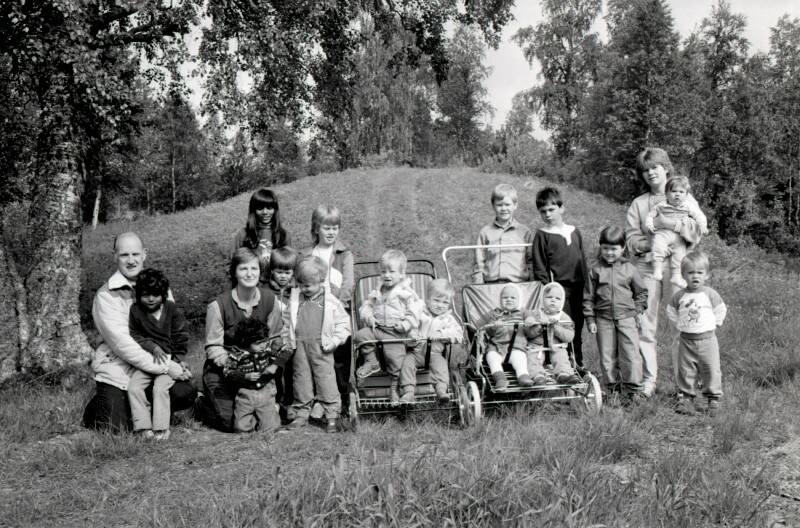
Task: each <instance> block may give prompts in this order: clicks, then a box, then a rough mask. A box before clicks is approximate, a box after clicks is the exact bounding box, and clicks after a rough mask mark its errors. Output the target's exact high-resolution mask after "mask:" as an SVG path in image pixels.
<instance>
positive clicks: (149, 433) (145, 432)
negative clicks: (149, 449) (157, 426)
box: [133, 429, 156, 440]
mask: <svg viewBox="0 0 800 528" xmlns="http://www.w3.org/2000/svg"><path fill="white" fill-rule="evenodd" d="M133 433H134V434H135V435H136V436H138V437H140V438H144V439H145V440H150V439H152V438H155V436H156V435H155V433H154V432H153V430H152V429H139V430H138V431H134V432H133Z"/></svg>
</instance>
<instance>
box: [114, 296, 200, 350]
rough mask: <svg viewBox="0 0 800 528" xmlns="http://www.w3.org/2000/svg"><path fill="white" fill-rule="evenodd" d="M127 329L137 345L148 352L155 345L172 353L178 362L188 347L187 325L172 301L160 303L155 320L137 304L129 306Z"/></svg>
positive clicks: (153, 348)
mask: <svg viewBox="0 0 800 528" xmlns="http://www.w3.org/2000/svg"><path fill="white" fill-rule="evenodd" d="M128 330H130V333H131V337H132V338H133V339H134V340H136V342H137V343H139V345H140V346H141V347H142V348H143V349H145V350H147V351H148V352H150V353H151V354H152V353H153V352H154V351H155V348H156V345H158V346H159V347H161V349H162V350H163V351H164V352H165V353H167V354H171V355H172V360H173V361H175V362H176V363H180V362H181V361H183V360H184V358H185V356H186V351H187V350H188V347H189V325H188V324H187V322H186V318H185V317H183V313H181V310H180V309H179V308H178V306H177V305H176V304H175V303H174V302H172V301H164V304H162V305H161V317H160V318H159V320H158V321H155V320H154V319H153V318H152V317H151V316H150V315H149V314H148V313H146V312H145V311H144V310H142V309H141V308H140V307H139V305H138V304H136V303H134V304H133V305H132V306H131V311H130V314H129V317H128Z"/></svg>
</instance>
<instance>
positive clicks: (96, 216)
mask: <svg viewBox="0 0 800 528" xmlns="http://www.w3.org/2000/svg"><path fill="white" fill-rule="evenodd" d="M84 181H85V180H84ZM102 195H103V189H101V188H100V187H98V188H97V194H96V195H95V197H94V210H93V211H92V229H97V224H98V222H99V220H100V198H101V196H102Z"/></svg>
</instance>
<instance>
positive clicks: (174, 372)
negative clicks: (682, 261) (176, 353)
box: [167, 361, 184, 381]
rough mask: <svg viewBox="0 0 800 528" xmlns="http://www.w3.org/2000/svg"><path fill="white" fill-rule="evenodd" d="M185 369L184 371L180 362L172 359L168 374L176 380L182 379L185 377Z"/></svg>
mask: <svg viewBox="0 0 800 528" xmlns="http://www.w3.org/2000/svg"><path fill="white" fill-rule="evenodd" d="M183 371H184V369H183V367H182V366H180V365H179V364H178V363H175V362H174V361H170V362H169V366H168V367H167V375H168V376H169V377H170V378H172V379H174V380H178V381H182V380H183V379H184V378H183V377H182V376H183Z"/></svg>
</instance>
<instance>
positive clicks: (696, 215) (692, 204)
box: [686, 200, 708, 235]
mask: <svg viewBox="0 0 800 528" xmlns="http://www.w3.org/2000/svg"><path fill="white" fill-rule="evenodd" d="M686 205H688V207H689V217H690V218H692V219H693V220H694V221H695V222H697V228H698V229H699V230H700V233H701V234H703V235H707V234H708V218H706V215H705V213H703V211H702V210H701V209H700V206H699V205H698V203H697V202H696V201H694V200H687V201H686Z"/></svg>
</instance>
